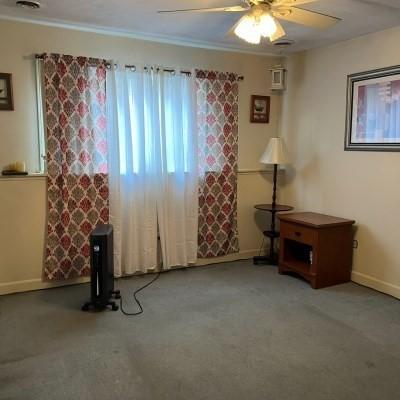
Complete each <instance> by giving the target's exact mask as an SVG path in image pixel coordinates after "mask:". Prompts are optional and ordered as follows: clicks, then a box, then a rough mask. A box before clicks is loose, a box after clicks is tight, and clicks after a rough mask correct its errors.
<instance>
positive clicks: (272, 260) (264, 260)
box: [253, 204, 293, 265]
mask: <svg viewBox="0 0 400 400" xmlns="http://www.w3.org/2000/svg"><path fill="white" fill-rule="evenodd" d="M254 208H255V209H257V210H260V211H267V212H270V213H271V228H270V230H269V231H264V232H263V234H264V236H266V237H268V238H269V255H268V256H255V257H254V258H253V262H254V264H256V265H258V264H272V265H277V264H278V256H277V254H276V253H275V239H278V238H279V232H278V231H277V230H275V215H276V214H277V213H280V212H285V211H291V210H293V207H292V206H287V205H284V204H256V205H255V206H254Z"/></svg>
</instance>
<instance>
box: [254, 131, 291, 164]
mask: <svg viewBox="0 0 400 400" xmlns="http://www.w3.org/2000/svg"><path fill="white" fill-rule="evenodd" d="M260 162H261V163H263V164H289V163H290V161H289V157H288V153H287V150H286V146H285V142H284V141H283V139H282V138H279V137H273V138H271V139H270V140H269V143H268V146H267V148H266V149H265V150H264V153H263V155H262V156H261V158H260Z"/></svg>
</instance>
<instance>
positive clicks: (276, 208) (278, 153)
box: [254, 137, 293, 264]
mask: <svg viewBox="0 0 400 400" xmlns="http://www.w3.org/2000/svg"><path fill="white" fill-rule="evenodd" d="M260 162H261V163H263V164H273V166H274V177H273V180H274V183H273V189H272V204H257V205H255V206H254V207H255V208H256V209H257V210H261V211H264V212H265V211H267V212H270V213H271V228H270V230H269V231H264V232H263V234H264V236H266V237H268V238H269V239H270V246H269V256H261V255H260V256H256V257H254V264H259V263H263V264H265V263H267V264H277V256H276V254H275V246H274V244H275V239H278V238H279V232H277V231H276V230H275V214H276V213H278V212H282V211H291V210H293V207H291V206H287V205H282V204H276V180H277V175H278V164H288V163H289V158H288V155H287V151H286V147H285V143H284V142H283V139H282V138H278V137H274V138H271V139H270V141H269V143H268V146H267V148H266V149H265V151H264V153H263V154H262V156H261V158H260Z"/></svg>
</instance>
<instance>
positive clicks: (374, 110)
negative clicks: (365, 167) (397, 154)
mask: <svg viewBox="0 0 400 400" xmlns="http://www.w3.org/2000/svg"><path fill="white" fill-rule="evenodd" d="M344 149H345V150H366V151H400V66H396V67H390V68H382V69H377V70H373V71H367V72H360V73H357V74H352V75H349V76H348V77H347V111H346V134H345V144H344Z"/></svg>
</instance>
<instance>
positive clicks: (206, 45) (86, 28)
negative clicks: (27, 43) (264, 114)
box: [0, 14, 282, 58]
mask: <svg viewBox="0 0 400 400" xmlns="http://www.w3.org/2000/svg"><path fill="white" fill-rule="evenodd" d="M0 20H6V21H15V22H25V23H30V24H35V25H44V26H50V27H54V28H63V29H72V30H78V31H82V32H91V33H98V34H101V35H108V36H117V37H125V38H131V39H138V40H146V41H150V42H157V43H165V44H173V45H177V46H185V47H194V48H200V49H207V50H219V51H228V52H232V53H244V54H252V55H256V56H264V57H276V58H282V56H281V55H279V54H274V53H266V52H262V51H252V50H247V49H241V48H237V47H234V46H229V45H225V46H224V45H218V44H215V43H211V42H203V41H200V40H190V39H182V38H179V37H176V36H167V35H160V34H151V33H144V32H137V31H128V30H124V29H116V28H109V27H105V26H100V25H99V26H97V25H92V24H85V25H83V24H79V23H76V22H66V21H61V20H57V19H54V20H47V19H39V18H28V17H14V16H11V15H4V14H2V15H0Z"/></svg>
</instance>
